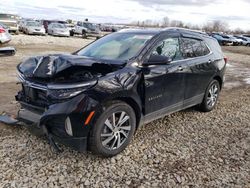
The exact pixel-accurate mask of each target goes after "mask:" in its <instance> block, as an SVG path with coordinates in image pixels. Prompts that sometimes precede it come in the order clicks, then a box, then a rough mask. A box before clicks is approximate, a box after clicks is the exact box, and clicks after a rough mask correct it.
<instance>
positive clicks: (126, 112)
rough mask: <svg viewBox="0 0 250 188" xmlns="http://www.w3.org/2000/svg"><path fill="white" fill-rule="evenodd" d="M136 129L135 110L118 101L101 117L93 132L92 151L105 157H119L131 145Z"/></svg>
mask: <svg viewBox="0 0 250 188" xmlns="http://www.w3.org/2000/svg"><path fill="white" fill-rule="evenodd" d="M135 127H136V118H135V113H134V111H133V109H132V108H131V107H130V106H129V105H128V104H126V103H124V102H120V101H116V102H115V103H113V104H112V105H110V106H108V107H107V109H106V110H105V111H104V112H103V113H102V114H101V115H100V117H99V118H98V120H97V122H96V124H95V127H94V129H93V130H92V135H91V137H90V149H91V151H92V152H93V153H96V154H98V155H101V156H104V157H112V156H114V155H117V154H118V153H120V152H121V151H123V150H124V149H125V148H126V147H127V145H128V144H129V143H130V141H131V139H132V137H133V134H134V132H135Z"/></svg>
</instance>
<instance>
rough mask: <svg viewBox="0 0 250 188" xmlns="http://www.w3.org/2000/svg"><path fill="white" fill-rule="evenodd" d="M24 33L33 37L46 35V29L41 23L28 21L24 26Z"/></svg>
mask: <svg viewBox="0 0 250 188" xmlns="http://www.w3.org/2000/svg"><path fill="white" fill-rule="evenodd" d="M23 32H24V33H25V34H28V35H31V34H36V35H45V29H44V27H43V25H42V24H41V23H40V22H37V21H27V22H25V24H24V25H23Z"/></svg>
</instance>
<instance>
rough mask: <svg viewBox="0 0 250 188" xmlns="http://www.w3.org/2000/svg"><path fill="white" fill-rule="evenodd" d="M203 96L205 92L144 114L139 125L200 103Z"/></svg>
mask: <svg viewBox="0 0 250 188" xmlns="http://www.w3.org/2000/svg"><path fill="white" fill-rule="evenodd" d="M203 97H204V93H202V94H200V95H196V96H194V97H192V98H189V99H186V100H184V101H183V102H179V103H176V104H174V105H171V106H168V107H166V108H163V109H160V110H157V111H155V112H152V113H150V114H147V115H145V116H142V118H141V122H140V125H139V127H140V126H142V125H144V124H147V123H149V122H152V121H154V120H157V119H160V118H162V117H164V116H167V115H169V114H172V113H175V112H178V111H181V110H184V109H187V108H190V107H192V106H195V105H197V104H200V103H202V100H203Z"/></svg>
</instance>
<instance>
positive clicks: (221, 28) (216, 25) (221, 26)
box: [212, 20, 229, 32]
mask: <svg viewBox="0 0 250 188" xmlns="http://www.w3.org/2000/svg"><path fill="white" fill-rule="evenodd" d="M228 28H229V25H228V23H226V22H223V21H221V20H215V21H213V22H212V29H213V31H214V32H227V31H228Z"/></svg>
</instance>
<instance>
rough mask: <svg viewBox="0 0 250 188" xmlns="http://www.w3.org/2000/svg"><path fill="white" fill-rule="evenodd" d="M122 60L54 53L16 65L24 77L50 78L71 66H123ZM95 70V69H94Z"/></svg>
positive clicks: (107, 67)
mask: <svg viewBox="0 0 250 188" xmlns="http://www.w3.org/2000/svg"><path fill="white" fill-rule="evenodd" d="M125 64H126V62H124V61H107V60H95V59H90V58H86V57H84V56H78V55H70V54H69V55H65V54H54V55H46V56H36V57H31V58H28V59H27V60H25V61H24V62H22V63H20V64H19V65H18V67H17V68H18V70H19V71H20V72H21V73H22V74H23V75H24V76H25V77H38V78H52V77H53V76H55V75H56V74H58V73H59V72H61V71H63V70H66V69H68V68H70V67H73V66H83V67H91V68H93V69H95V67H96V66H99V67H100V66H104V67H103V68H106V69H111V68H112V69H114V68H116V69H119V68H122V67H124V65H125ZM94 71H95V70H94Z"/></svg>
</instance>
